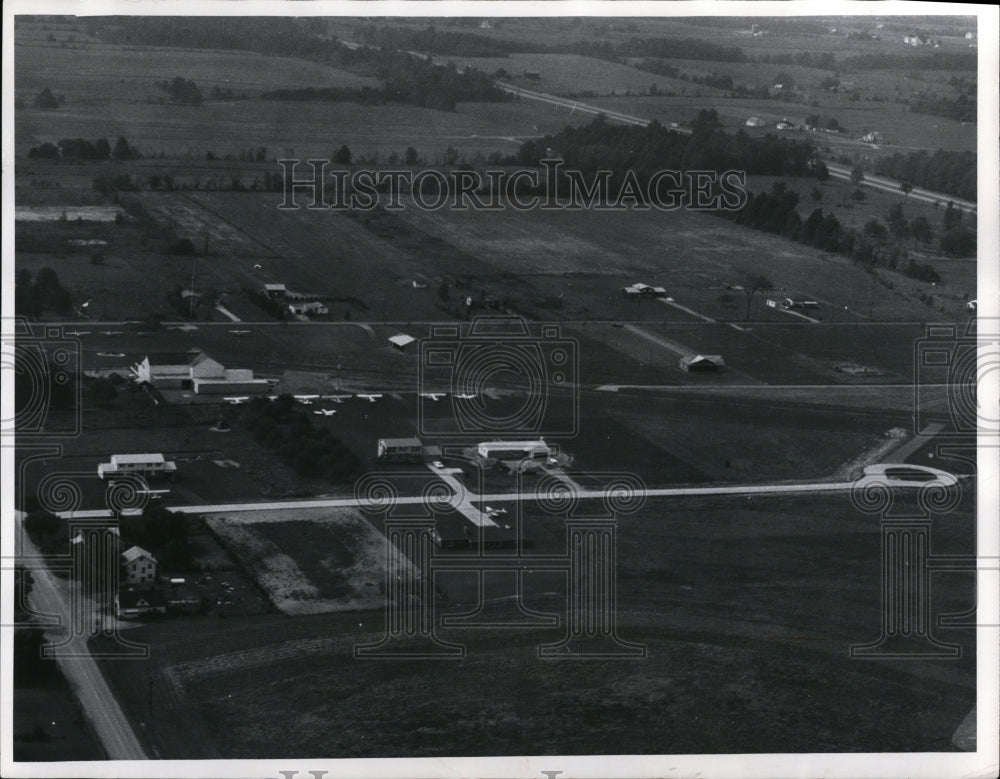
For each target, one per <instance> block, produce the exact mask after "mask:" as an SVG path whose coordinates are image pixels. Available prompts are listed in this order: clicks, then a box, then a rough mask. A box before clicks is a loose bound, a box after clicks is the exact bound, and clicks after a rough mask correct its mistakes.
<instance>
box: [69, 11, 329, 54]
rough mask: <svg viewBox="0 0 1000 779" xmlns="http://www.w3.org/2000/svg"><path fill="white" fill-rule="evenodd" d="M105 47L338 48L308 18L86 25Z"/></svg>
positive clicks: (124, 19) (137, 19)
mask: <svg viewBox="0 0 1000 779" xmlns="http://www.w3.org/2000/svg"><path fill="white" fill-rule="evenodd" d="M84 24H85V26H86V28H87V32H88V34H90V35H97V36H98V37H100V39H101V40H103V41H105V42H107V43H127V44H131V45H139V46H167V47H179V48H185V49H187V48H192V49H236V50H243V51H256V52H260V53H262V54H292V55H297V56H305V57H311V56H322V55H323V54H324V53H326V52H327V51H329V50H330V48H331V47H333V46H336V44H335V43H334V42H332V41H330V40H329V38H328V37H326V36H325V30H324V29H323V20H321V19H310V18H308V17H300V18H293V17H276V16H272V17H263V16H262V17H251V16H242V17H240V16H229V17H223V16H216V17H213V16H205V17H197V18H195V17H183V16H159V17H152V16H105V17H89V18H87V19H85V20H84Z"/></svg>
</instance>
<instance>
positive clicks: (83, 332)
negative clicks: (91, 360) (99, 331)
mask: <svg viewBox="0 0 1000 779" xmlns="http://www.w3.org/2000/svg"><path fill="white" fill-rule="evenodd" d="M66 335H76V336H81V335H90V330H67V331H66Z"/></svg>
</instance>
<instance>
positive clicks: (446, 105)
mask: <svg viewBox="0 0 1000 779" xmlns="http://www.w3.org/2000/svg"><path fill="white" fill-rule="evenodd" d="M377 76H378V78H379V79H381V80H382V82H383V84H382V86H381V87H379V88H373V87H361V88H351V87H305V88H296V89H276V90H272V91H270V92H265V93H263V94H262V95H261V99H262V100H296V101H299V100H304V101H311V100H323V101H334V102H343V101H348V102H354V103H362V104H368V105H371V104H376V105H377V104H382V103H407V104H409V105H416V106H421V107H423V108H433V109H437V110H440V111H454V110H455V105H456V104H457V103H463V102H464V103H476V102H502V101H505V100H509V99H510V96H509V95H508V94H507V93H506V92H504V91H502V90H501V89H499V88H498V87H497V86H496V85H495V84H494V83H493V78H492V77H491V76H488V75H487V74H485V73H483V72H482V71H479V70H475V69H474V68H465V69H464V70H461V71H459V70H456V69H455V68H454V67H452V66H451V65H436V64H434V63H433V62H430V61H428V60H426V59H423V58H422V57H415V56H412V55H410V54H406V53H405V52H381V56H380V57H379V70H378V73H377Z"/></svg>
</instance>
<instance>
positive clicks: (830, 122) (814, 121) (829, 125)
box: [806, 114, 844, 133]
mask: <svg viewBox="0 0 1000 779" xmlns="http://www.w3.org/2000/svg"><path fill="white" fill-rule="evenodd" d="M824 118H825V117H823V116H821V115H820V114H809V116H807V117H806V127H824V128H826V129H827V130H833V131H834V132H838V133H839V132H841V131H842V130H844V128H843V127H841V125H840V122H838V121H837V120H836V119H834V118H833V117H832V116H831V117H830V118H829V119H827V120H826V121H825V122H824V121H823V120H824Z"/></svg>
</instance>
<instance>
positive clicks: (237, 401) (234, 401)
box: [223, 395, 250, 406]
mask: <svg viewBox="0 0 1000 779" xmlns="http://www.w3.org/2000/svg"><path fill="white" fill-rule="evenodd" d="M223 400H224V401H226V403H231V404H232V405H234V406H238V405H239V404H240V403H246V402H247V401H248V400H250V396H249V395H239V396H235V397H228V398H223Z"/></svg>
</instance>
